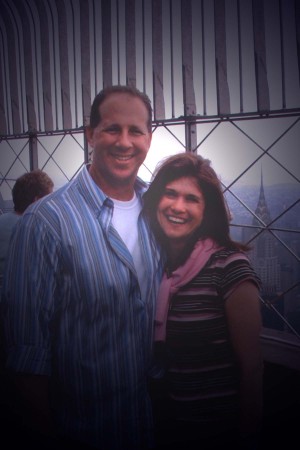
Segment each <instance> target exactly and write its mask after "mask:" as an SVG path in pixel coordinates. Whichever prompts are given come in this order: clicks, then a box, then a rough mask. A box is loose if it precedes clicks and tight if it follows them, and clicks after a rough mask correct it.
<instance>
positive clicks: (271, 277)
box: [243, 174, 284, 330]
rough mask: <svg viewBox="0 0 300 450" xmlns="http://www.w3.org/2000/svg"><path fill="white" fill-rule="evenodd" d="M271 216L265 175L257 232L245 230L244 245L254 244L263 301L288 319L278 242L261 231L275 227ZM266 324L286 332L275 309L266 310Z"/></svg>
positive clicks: (253, 256)
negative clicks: (246, 243) (265, 189)
mask: <svg viewBox="0 0 300 450" xmlns="http://www.w3.org/2000/svg"><path fill="white" fill-rule="evenodd" d="M271 221H272V219H271V214H270V211H269V208H268V205H267V202H266V198H265V192H264V185H263V175H262V174H261V185H260V193H259V198H258V203H257V206H256V209H255V217H254V218H253V221H252V227H253V228H250V229H249V228H248V229H247V228H245V229H243V241H244V242H247V241H251V239H252V238H253V237H254V236H257V237H256V238H255V239H254V240H253V241H251V245H252V250H251V251H250V255H249V256H250V259H251V261H252V263H253V266H254V267H255V270H256V272H257V274H258V276H259V277H260V279H261V281H262V291H261V294H262V298H263V299H264V300H265V304H266V305H268V304H270V303H271V305H272V306H274V307H275V308H276V310H277V311H278V312H279V313H280V314H281V315H284V297H283V296H282V295H281V293H282V285H281V266H280V262H279V255H278V242H277V240H276V238H274V236H273V235H272V233H271V232H270V231H268V230H264V231H261V228H262V227H264V226H266V225H268V224H269V223H271ZM262 313H263V324H264V326H265V327H267V328H273V329H278V330H283V329H284V322H283V321H282V319H281V318H280V315H279V314H276V312H274V310H272V308H271V307H269V308H268V307H267V306H266V307H265V308H263V311H262Z"/></svg>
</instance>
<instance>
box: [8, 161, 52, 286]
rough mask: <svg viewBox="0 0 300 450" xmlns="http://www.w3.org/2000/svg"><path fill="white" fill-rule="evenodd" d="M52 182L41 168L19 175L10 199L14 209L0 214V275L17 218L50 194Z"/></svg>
mask: <svg viewBox="0 0 300 450" xmlns="http://www.w3.org/2000/svg"><path fill="white" fill-rule="evenodd" d="M53 187H54V183H53V181H52V180H51V178H50V177H49V176H48V175H47V174H46V173H45V172H43V171H42V170H40V169H37V170H32V171H31V172H27V173H24V174H23V175H22V176H20V177H19V178H18V179H17V180H16V182H15V184H14V186H13V188H12V199H13V204H14V211H10V212H7V213H4V214H1V215H0V277H1V280H2V275H3V271H4V266H5V259H6V254H7V250H8V245H9V240H10V236H11V233H12V230H13V228H14V225H15V224H16V223H17V222H18V220H19V218H20V217H21V216H22V214H23V213H24V211H25V209H26V208H27V207H28V206H29V205H31V203H33V202H35V201H36V200H38V199H40V198H42V197H44V196H45V195H47V194H50V193H51V192H52V191H53Z"/></svg>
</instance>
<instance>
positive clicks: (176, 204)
mask: <svg viewBox="0 0 300 450" xmlns="http://www.w3.org/2000/svg"><path fill="white" fill-rule="evenodd" d="M171 208H172V210H173V211H175V212H182V211H184V210H185V202H184V200H183V199H182V198H181V197H177V198H176V199H174V200H173V202H172V205H171Z"/></svg>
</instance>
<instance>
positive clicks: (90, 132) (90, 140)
mask: <svg viewBox="0 0 300 450" xmlns="http://www.w3.org/2000/svg"><path fill="white" fill-rule="evenodd" d="M85 135H86V138H87V141H88V143H89V145H90V146H91V147H92V148H94V129H93V128H91V127H90V126H87V127H86V129H85Z"/></svg>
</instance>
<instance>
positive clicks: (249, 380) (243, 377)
mask: <svg viewBox="0 0 300 450" xmlns="http://www.w3.org/2000/svg"><path fill="white" fill-rule="evenodd" d="M225 310H226V315H227V320H228V327H229V333H230V337H231V341H232V345H233V349H234V352H235V355H236V358H237V362H238V365H239V368H240V406H241V411H240V419H241V420H240V427H241V428H240V431H241V436H242V437H243V438H246V439H247V438H251V436H254V435H255V434H257V433H258V432H259V430H260V427H261V421H262V408H263V359H262V353H261V347H260V332H261V326H262V323H261V311H260V300H259V293H258V289H257V287H256V286H255V284H254V283H252V282H251V281H245V282H242V283H241V284H240V285H239V286H238V287H237V288H236V289H235V290H234V292H232V294H231V295H230V296H229V297H228V299H227V301H226V303H225Z"/></svg>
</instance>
